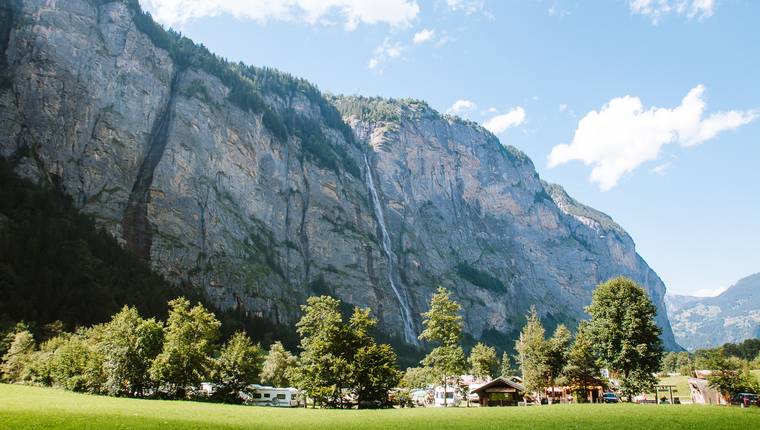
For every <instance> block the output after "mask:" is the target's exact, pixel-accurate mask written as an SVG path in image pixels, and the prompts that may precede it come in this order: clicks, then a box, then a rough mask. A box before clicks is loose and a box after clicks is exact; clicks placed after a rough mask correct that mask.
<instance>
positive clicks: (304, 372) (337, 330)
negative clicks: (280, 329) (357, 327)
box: [293, 296, 350, 407]
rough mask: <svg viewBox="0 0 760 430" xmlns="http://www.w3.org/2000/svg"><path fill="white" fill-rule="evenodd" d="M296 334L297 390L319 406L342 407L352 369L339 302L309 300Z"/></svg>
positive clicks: (302, 310) (302, 308)
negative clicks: (297, 346) (298, 360)
mask: <svg viewBox="0 0 760 430" xmlns="http://www.w3.org/2000/svg"><path fill="white" fill-rule="evenodd" d="M301 314H302V316H301V319H300V321H298V323H297V324H296V330H297V332H298V334H299V335H300V336H301V343H300V346H301V351H302V352H301V356H300V365H299V366H298V368H297V369H296V371H295V372H293V377H294V378H293V379H294V382H295V384H296V386H297V387H298V388H300V389H301V390H303V391H304V392H305V393H306V395H307V396H308V397H310V398H311V399H313V400H314V405H315V406H316V405H317V404H320V405H323V406H329V407H336V406H339V405H341V404H342V399H343V396H342V389H343V388H345V387H347V386H348V381H349V378H350V369H349V363H348V360H346V359H345V352H346V351H342V348H341V345H342V342H343V340H344V339H342V336H343V335H344V334H345V329H344V327H343V318H342V317H341V315H340V301H339V300H337V299H335V298H332V297H329V296H320V297H309V298H308V299H307V302H306V304H305V305H302V306H301Z"/></svg>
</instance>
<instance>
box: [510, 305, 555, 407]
mask: <svg viewBox="0 0 760 430" xmlns="http://www.w3.org/2000/svg"><path fill="white" fill-rule="evenodd" d="M545 335H546V331H545V330H544V326H543V324H541V319H540V318H539V317H538V312H537V311H536V307H535V306H532V307H531V308H530V312H529V313H528V315H527V323H526V324H525V327H523V329H522V332H520V338H519V339H518V340H517V343H516V344H515V350H516V351H517V363H518V364H519V366H520V371H521V372H522V377H523V384H524V385H525V388H526V389H527V390H528V391H530V392H534V393H536V394H537V396H538V401H539V404H540V403H541V398H542V392H543V391H544V389H545V388H546V384H547V381H548V375H549V370H550V368H549V343H548V342H547V341H546V337H545Z"/></svg>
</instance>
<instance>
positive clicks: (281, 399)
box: [245, 385, 299, 408]
mask: <svg viewBox="0 0 760 430" xmlns="http://www.w3.org/2000/svg"><path fill="white" fill-rule="evenodd" d="M249 388H250V390H249V391H250V394H248V395H246V398H245V402H246V403H247V404H249V405H256V406H280V407H285V408H292V407H297V406H298V404H299V401H298V390H297V389H295V388H292V387H288V388H279V387H268V386H262V385H252V386H250V387H249Z"/></svg>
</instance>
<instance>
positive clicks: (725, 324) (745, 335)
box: [665, 273, 760, 350]
mask: <svg viewBox="0 0 760 430" xmlns="http://www.w3.org/2000/svg"><path fill="white" fill-rule="evenodd" d="M665 304H666V305H667V308H668V316H669V317H670V323H671V325H672V327H673V332H674V333H675V335H676V341H677V342H678V343H679V344H680V345H681V346H683V347H684V348H686V349H688V350H694V349H699V348H711V347H715V346H719V345H722V344H724V343H726V342H734V343H736V342H741V341H743V340H745V339H749V338H753V337H760V273H756V274H754V275H750V276H747V277H746V278H743V279H741V280H739V282H737V283H736V284H735V285H733V286H731V287H730V288H729V289H727V290H726V291H724V292H723V293H721V294H720V295H718V296H716V297H692V296H679V295H668V296H666V297H665Z"/></svg>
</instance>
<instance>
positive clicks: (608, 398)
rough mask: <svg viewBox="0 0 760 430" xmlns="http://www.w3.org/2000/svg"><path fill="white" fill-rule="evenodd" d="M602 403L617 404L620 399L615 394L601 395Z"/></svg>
mask: <svg viewBox="0 0 760 430" xmlns="http://www.w3.org/2000/svg"><path fill="white" fill-rule="evenodd" d="M602 401H603V402H604V403H618V402H620V399H619V398H618V396H617V394H615V393H604V394H602Z"/></svg>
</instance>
